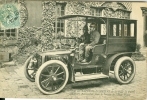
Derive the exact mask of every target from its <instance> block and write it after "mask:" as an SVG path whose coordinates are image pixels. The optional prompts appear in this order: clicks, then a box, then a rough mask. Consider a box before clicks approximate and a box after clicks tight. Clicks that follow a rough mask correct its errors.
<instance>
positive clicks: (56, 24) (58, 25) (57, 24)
mask: <svg viewBox="0 0 147 100" xmlns="http://www.w3.org/2000/svg"><path fill="white" fill-rule="evenodd" d="M62 7H63V8H64V9H62ZM65 8H66V5H65V4H64V3H63V4H62V3H56V9H55V10H56V11H55V12H56V13H55V14H56V20H55V22H54V33H55V38H56V39H57V38H58V35H59V34H58V33H59V32H60V31H62V30H63V31H62V32H63V33H65V21H63V20H58V19H57V17H59V16H63V15H65ZM58 9H59V10H60V11H58ZM62 13H63V14H62ZM61 24H63V27H62V25H61ZM58 29H59V31H58Z"/></svg>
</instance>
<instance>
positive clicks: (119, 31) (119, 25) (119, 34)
mask: <svg viewBox="0 0 147 100" xmlns="http://www.w3.org/2000/svg"><path fill="white" fill-rule="evenodd" d="M119 36H121V24H119Z"/></svg>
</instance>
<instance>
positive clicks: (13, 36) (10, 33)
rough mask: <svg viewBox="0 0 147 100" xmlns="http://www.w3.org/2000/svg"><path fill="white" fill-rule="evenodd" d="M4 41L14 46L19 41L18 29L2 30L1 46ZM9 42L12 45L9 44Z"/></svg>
mask: <svg viewBox="0 0 147 100" xmlns="http://www.w3.org/2000/svg"><path fill="white" fill-rule="evenodd" d="M3 39H6V40H7V42H8V44H14V43H16V41H17V29H7V30H0V44H2V42H3ZM9 40H13V41H11V43H9Z"/></svg>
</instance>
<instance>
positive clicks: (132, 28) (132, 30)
mask: <svg viewBox="0 0 147 100" xmlns="http://www.w3.org/2000/svg"><path fill="white" fill-rule="evenodd" d="M130 36H131V37H134V23H132V24H131V33H130Z"/></svg>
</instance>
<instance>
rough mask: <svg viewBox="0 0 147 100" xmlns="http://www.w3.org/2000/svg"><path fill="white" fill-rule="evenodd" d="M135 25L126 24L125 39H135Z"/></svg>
mask: <svg viewBox="0 0 147 100" xmlns="http://www.w3.org/2000/svg"><path fill="white" fill-rule="evenodd" d="M134 27H135V26H134V23H131V22H126V23H125V24H124V36H125V37H134Z"/></svg>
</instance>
